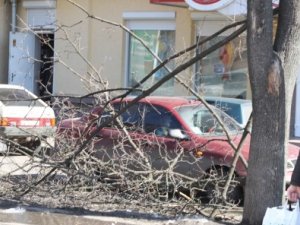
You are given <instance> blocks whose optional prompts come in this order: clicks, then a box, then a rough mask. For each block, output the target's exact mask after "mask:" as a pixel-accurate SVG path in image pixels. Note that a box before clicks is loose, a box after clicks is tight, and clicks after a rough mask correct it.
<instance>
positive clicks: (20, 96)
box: [0, 88, 44, 106]
mask: <svg viewBox="0 0 300 225" xmlns="http://www.w3.org/2000/svg"><path fill="white" fill-rule="evenodd" d="M35 98H36V97H35V96H33V95H30V93H28V92H27V91H25V90H22V89H8V88H4V89H0V100H1V102H2V103H3V105H5V106H44V105H43V104H42V103H41V102H40V101H39V100H32V99H35Z"/></svg>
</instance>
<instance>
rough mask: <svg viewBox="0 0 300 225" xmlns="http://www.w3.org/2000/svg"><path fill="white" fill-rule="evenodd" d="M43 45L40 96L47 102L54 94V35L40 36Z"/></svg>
mask: <svg viewBox="0 0 300 225" xmlns="http://www.w3.org/2000/svg"><path fill="white" fill-rule="evenodd" d="M39 38H40V43H41V69H40V75H39V83H38V92H39V93H38V94H39V95H40V96H41V97H43V99H44V100H45V101H49V100H51V95H52V93H53V65H54V61H53V57H54V34H53V33H43V34H39Z"/></svg>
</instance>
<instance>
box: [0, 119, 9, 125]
mask: <svg viewBox="0 0 300 225" xmlns="http://www.w3.org/2000/svg"><path fill="white" fill-rule="evenodd" d="M9 125H10V123H9V121H8V119H7V118H1V119H0V126H2V127H7V126H9Z"/></svg>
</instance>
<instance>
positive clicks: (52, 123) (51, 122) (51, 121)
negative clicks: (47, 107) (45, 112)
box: [50, 118, 56, 127]
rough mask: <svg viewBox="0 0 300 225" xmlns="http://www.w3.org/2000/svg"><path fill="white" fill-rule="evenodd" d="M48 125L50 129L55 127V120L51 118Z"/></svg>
mask: <svg viewBox="0 0 300 225" xmlns="http://www.w3.org/2000/svg"><path fill="white" fill-rule="evenodd" d="M50 125H51V127H55V125H56V120H55V118H51V119H50Z"/></svg>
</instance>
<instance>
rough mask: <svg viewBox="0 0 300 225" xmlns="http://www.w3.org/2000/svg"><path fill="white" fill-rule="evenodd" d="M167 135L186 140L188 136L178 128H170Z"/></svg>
mask: <svg viewBox="0 0 300 225" xmlns="http://www.w3.org/2000/svg"><path fill="white" fill-rule="evenodd" d="M169 135H170V136H171V137H173V138H177V139H180V140H188V139H189V136H188V135H186V134H184V133H183V132H182V131H181V130H180V129H170V130H169Z"/></svg>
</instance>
